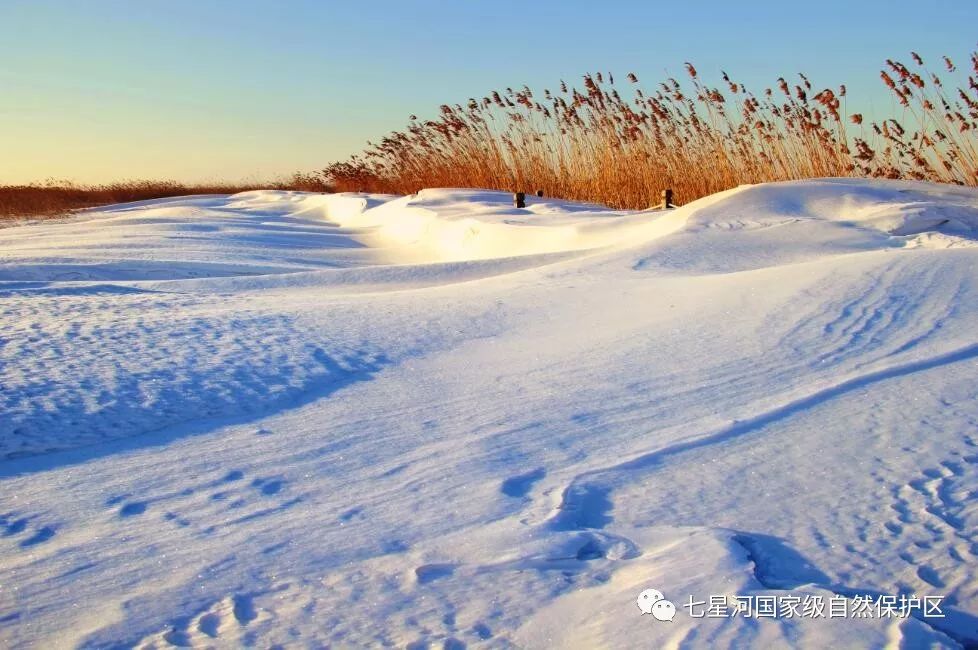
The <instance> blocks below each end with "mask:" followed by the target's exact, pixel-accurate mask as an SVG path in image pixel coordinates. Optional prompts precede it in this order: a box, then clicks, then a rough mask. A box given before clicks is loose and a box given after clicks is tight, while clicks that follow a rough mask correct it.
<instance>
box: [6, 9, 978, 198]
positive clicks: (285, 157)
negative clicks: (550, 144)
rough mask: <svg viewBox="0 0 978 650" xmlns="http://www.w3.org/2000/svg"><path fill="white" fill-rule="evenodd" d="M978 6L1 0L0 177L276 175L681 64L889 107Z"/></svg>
mask: <svg viewBox="0 0 978 650" xmlns="http://www.w3.org/2000/svg"><path fill="white" fill-rule="evenodd" d="M975 25H978V2H974V1H973V0H972V1H955V2H949V1H938V2H931V3H926V4H925V3H921V2H914V3H909V2H907V3H904V2H881V1H876V0H872V1H863V2H860V1H856V0H852V1H849V2H822V3H797V2H792V1H790V0H777V1H771V0H764V1H763V2H755V3H751V4H750V5H749V6H745V3H718V2H702V1H699V2H692V1H686V2H677V3H670V4H661V5H660V4H658V3H653V2H632V1H629V2H613V1H607V0H606V1H603V2H593V1H592V2H570V1H565V2H509V1H506V2H478V1H464V0H458V1H456V2H447V1H446V2H436V1H433V0H427V1H418V2H410V1H404V2H369V1H363V2H330V1H323V2H314V1H311V0H303V1H279V2H272V1H271V0H269V1H268V2H254V1H238V2H231V1H225V2H218V1H215V0H192V1H191V0H166V1H163V0H140V1H138V2H134V1H131V0H130V1H126V2H123V1H114V0H113V1H110V0H103V1H87V2H82V1H77V2H69V1H61V2H54V1H44V0H37V1H30V2H27V1H20V0H0V56H2V60H3V61H4V65H2V66H0V148H2V149H3V151H4V153H3V155H2V156H0V183H4V182H8V183H9V182H24V181H30V180H40V179H44V178H47V177H55V178H71V179H75V180H79V181H83V182H97V181H108V180H116V179H122V178H135V177H139V178H146V177H154V178H163V177H165V178H174V179H178V180H190V181H193V180H212V179H215V180H216V179H230V180H238V179H245V178H269V177H273V176H277V175H282V174H288V173H290V172H292V171H294V170H308V169H316V168H320V167H322V166H324V165H325V164H327V163H328V162H330V161H332V160H335V159H339V158H344V157H346V156H347V155H349V154H351V153H354V152H356V151H358V150H360V149H362V148H363V146H364V145H365V143H366V141H367V140H370V139H378V138H379V137H380V136H382V135H383V134H384V133H386V132H388V131H390V130H393V129H398V128H400V127H402V126H403V125H404V124H405V122H406V119H407V116H408V115H410V114H412V113H416V114H418V115H422V116H423V115H432V114H434V113H435V112H436V110H437V107H438V105H439V104H442V103H456V102H462V101H464V100H465V99H467V98H468V97H472V96H479V97H481V96H483V95H485V94H486V93H487V92H488V91H490V90H492V89H494V88H501V87H505V86H520V85H522V84H524V83H525V84H528V85H530V87H532V88H538V89H540V88H544V87H555V86H556V85H557V84H558V82H559V80H560V79H562V78H563V79H566V80H567V81H568V82H576V81H577V80H578V79H579V78H580V75H581V74H582V73H584V72H587V71H597V70H610V71H612V72H615V73H616V74H618V75H620V76H621V77H623V76H624V75H625V74H626V73H628V72H635V73H636V74H638V75H639V77H640V78H641V79H642V80H643V82H644V85H645V86H646V87H647V88H650V87H652V86H653V85H654V82H655V81H658V80H660V79H662V78H664V77H666V76H667V75H669V74H673V75H679V74H680V73H681V72H682V64H683V62H684V61H692V62H694V63H695V64H696V67H697V68H698V69H699V70H700V72H701V74H703V75H704V76H707V77H708V78H711V79H715V80H716V81H717V82H718V81H719V70H720V69H724V70H726V71H727V72H728V73H730V75H731V76H732V77H734V78H735V79H737V80H740V81H743V82H745V83H747V85H748V86H749V87H751V88H753V89H754V90H756V91H759V90H760V89H761V88H763V87H764V86H766V85H771V84H772V83H773V81H774V80H775V79H776V78H777V77H778V76H779V75H788V74H792V73H795V72H798V71H801V72H805V73H806V74H808V75H809V76H810V77H811V78H812V80H813V83H815V85H816V86H819V87H821V86H826V85H832V86H835V85H837V84H839V83H846V84H847V85H848V86H849V89H850V100H851V102H850V104H849V108H850V110H853V109H857V110H863V111H866V112H871V111H874V110H875V111H880V112H885V111H887V110H889V108H890V100H889V98H888V96H887V95H886V94H885V93H884V92H883V89H882V86H881V85H880V84H879V81H878V74H879V69H880V66H881V65H882V63H883V61H884V60H885V59H886V58H887V57H893V58H902V59H905V60H906V59H909V56H908V52H909V50H911V49H914V50H917V51H918V52H920V54H922V55H923V56H924V57H925V59H928V61H929V62H933V63H934V64H935V65H934V67H935V68H936V67H937V65H936V64H937V63H938V57H939V56H940V55H942V54H945V53H946V54H948V55H950V56H952V57H956V58H957V59H959V61H958V63H959V64H962V67H965V66H966V64H967V60H966V57H967V54H968V53H969V52H970V51H971V50H972V49H974V48H975V44H976V41H978V30H976V29H975Z"/></svg>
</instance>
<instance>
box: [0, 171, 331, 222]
mask: <svg viewBox="0 0 978 650" xmlns="http://www.w3.org/2000/svg"><path fill="white" fill-rule="evenodd" d="M255 189H288V190H303V191H311V192H326V191H331V190H332V187H331V186H329V185H327V184H326V183H325V182H324V180H323V178H322V176H321V175H318V174H295V175H294V176H293V177H292V178H291V179H288V180H284V181H278V182H271V183H267V182H259V183H253V184H244V183H207V184H184V183H178V182H176V181H152V180H130V181H121V182H117V183H108V184H103V185H80V184H77V183H73V182H71V181H58V180H49V181H46V182H44V183H32V184H28V185H0V219H3V218H8V219H9V218H17V217H43V216H59V215H62V214H65V213H67V212H70V211H72V210H78V209H82V208H91V207H97V206H100V205H110V204H113V203H126V202H129V201H143V200H147V199H161V198H167V197H171V196H185V195H188V194H235V193H237V192H243V191H246V190H255Z"/></svg>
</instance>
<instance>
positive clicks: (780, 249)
mask: <svg viewBox="0 0 978 650" xmlns="http://www.w3.org/2000/svg"><path fill="white" fill-rule="evenodd" d="M976 262H978V192H976V191H974V190H970V189H961V188H954V187H945V186H937V185H931V184H924V183H906V182H879V181H857V180H838V179H832V180H820V181H808V182H798V183H779V184H768V185H758V186H750V187H742V188H738V189H735V190H731V191H729V192H725V193H722V194H718V195H715V196H713V197H708V198H706V199H703V200H700V201H697V202H694V203H692V204H689V205H687V206H683V207H681V208H679V209H676V210H670V211H646V212H621V211H612V210H608V209H606V208H603V207H601V206H596V205H587V204H579V203H572V202H566V201H558V200H552V199H537V198H535V197H530V199H529V205H528V207H527V209H516V208H514V207H513V206H512V204H511V200H510V196H509V195H506V194H503V193H498V192H489V191H484V190H452V189H432V190H425V191H423V192H421V193H419V194H417V195H412V196H408V197H394V196H382V195H362V194H338V195H318V194H303V193H293V192H269V191H261V192H247V193H243V194H238V195H233V196H229V197H214V196H208V197H186V198H180V199H168V200H161V201H152V202H141V203H139V204H128V205H120V206H113V207H109V208H104V209H99V210H95V211H90V212H87V213H85V214H83V215H80V216H78V217H75V218H73V219H70V220H65V221H64V222H61V223H42V224H36V225H30V226H19V227H11V228H6V229H2V230H0V326H2V330H0V386H2V391H0V549H2V552H0V645H2V646H4V647H13V648H20V647H83V648H96V647H98V648H101V647H107V646H108V647H114V646H120V647H129V646H137V647H144V648H151V647H153V648H167V647H183V646H193V647H207V646H213V645H216V646H218V647H240V646H255V647H270V646H274V645H275V644H281V645H282V646H285V647H319V646H322V645H332V646H364V645H381V644H385V645H396V646H406V645H411V647H426V646H428V647H447V648H452V647H454V648H458V647H463V646H472V647H481V646H486V647H513V646H516V647H533V648H536V647H555V646H557V647H596V646H607V647H647V646H666V647H679V646H683V647H722V646H729V647H744V646H747V645H757V646H763V647H797V646H800V645H805V646H815V647H840V646H846V647H884V646H889V647H919V646H921V645H927V644H932V645H936V646H940V647H959V646H969V645H974V644H976V643H978V578H976V566H978V535H976V530H978V502H976V499H975V494H978V399H976V398H978V337H976V334H975V332H976V331H978V329H976V325H978V300H976V298H978V272H976ZM646 588H656V589H659V590H661V591H662V592H663V593H665V594H666V596H667V597H668V598H671V599H673V600H674V601H675V602H676V604H677V607H678V608H679V613H677V615H676V618H675V619H674V620H673V621H672V622H668V623H664V622H659V621H654V620H652V618H651V617H650V616H642V615H641V612H640V611H639V610H638V608H637V607H636V605H635V598H636V596H637V595H638V593H639V592H640V591H642V590H643V589H646ZM907 594H918V595H937V596H943V597H944V607H943V609H944V611H945V613H946V617H944V618H940V619H935V618H929V617H923V616H920V615H917V616H913V617H908V618H890V619H878V618H847V619H805V618H771V619H764V618H761V619H757V618H751V619H748V618H744V617H728V618H702V619H697V618H692V617H691V616H690V615H689V614H688V612H686V611H685V610H684V609H683V608H682V607H681V603H682V602H685V600H686V598H687V597H688V596H690V595H693V596H696V597H697V598H699V599H703V598H706V597H708V596H709V595H730V596H732V595H779V596H784V595H794V596H798V597H804V596H806V595H809V596H810V595H823V596H825V597H826V598H829V597H833V596H835V597H844V598H846V599H849V601H856V600H857V599H859V598H861V597H866V596H872V597H878V596H894V597H898V596H900V595H907Z"/></svg>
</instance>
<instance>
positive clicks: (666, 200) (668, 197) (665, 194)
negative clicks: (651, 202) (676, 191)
mask: <svg viewBox="0 0 978 650" xmlns="http://www.w3.org/2000/svg"><path fill="white" fill-rule="evenodd" d="M674 207H676V206H674V205H673V204H672V190H662V204H661V205H660V206H659V208H660V209H662V210H666V209H668V208H674Z"/></svg>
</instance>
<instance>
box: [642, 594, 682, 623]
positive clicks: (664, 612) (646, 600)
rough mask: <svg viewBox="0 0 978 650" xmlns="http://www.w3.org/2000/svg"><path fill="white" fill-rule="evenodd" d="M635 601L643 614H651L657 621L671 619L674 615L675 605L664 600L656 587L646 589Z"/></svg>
mask: <svg viewBox="0 0 978 650" xmlns="http://www.w3.org/2000/svg"><path fill="white" fill-rule="evenodd" d="M635 603H636V604H637V605H638V608H639V609H640V610H642V613H643V614H651V615H652V617H653V618H655V619H656V620H657V621H671V620H672V619H673V618H675V616H676V606H675V605H673V604H672V603H671V602H669V601H668V600H666V597H665V596H663V595H662V592H661V591H659V590H658V589H646V590H645V591H643V592H642V593H640V594H639V595H638V598H637V599H636V601H635Z"/></svg>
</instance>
